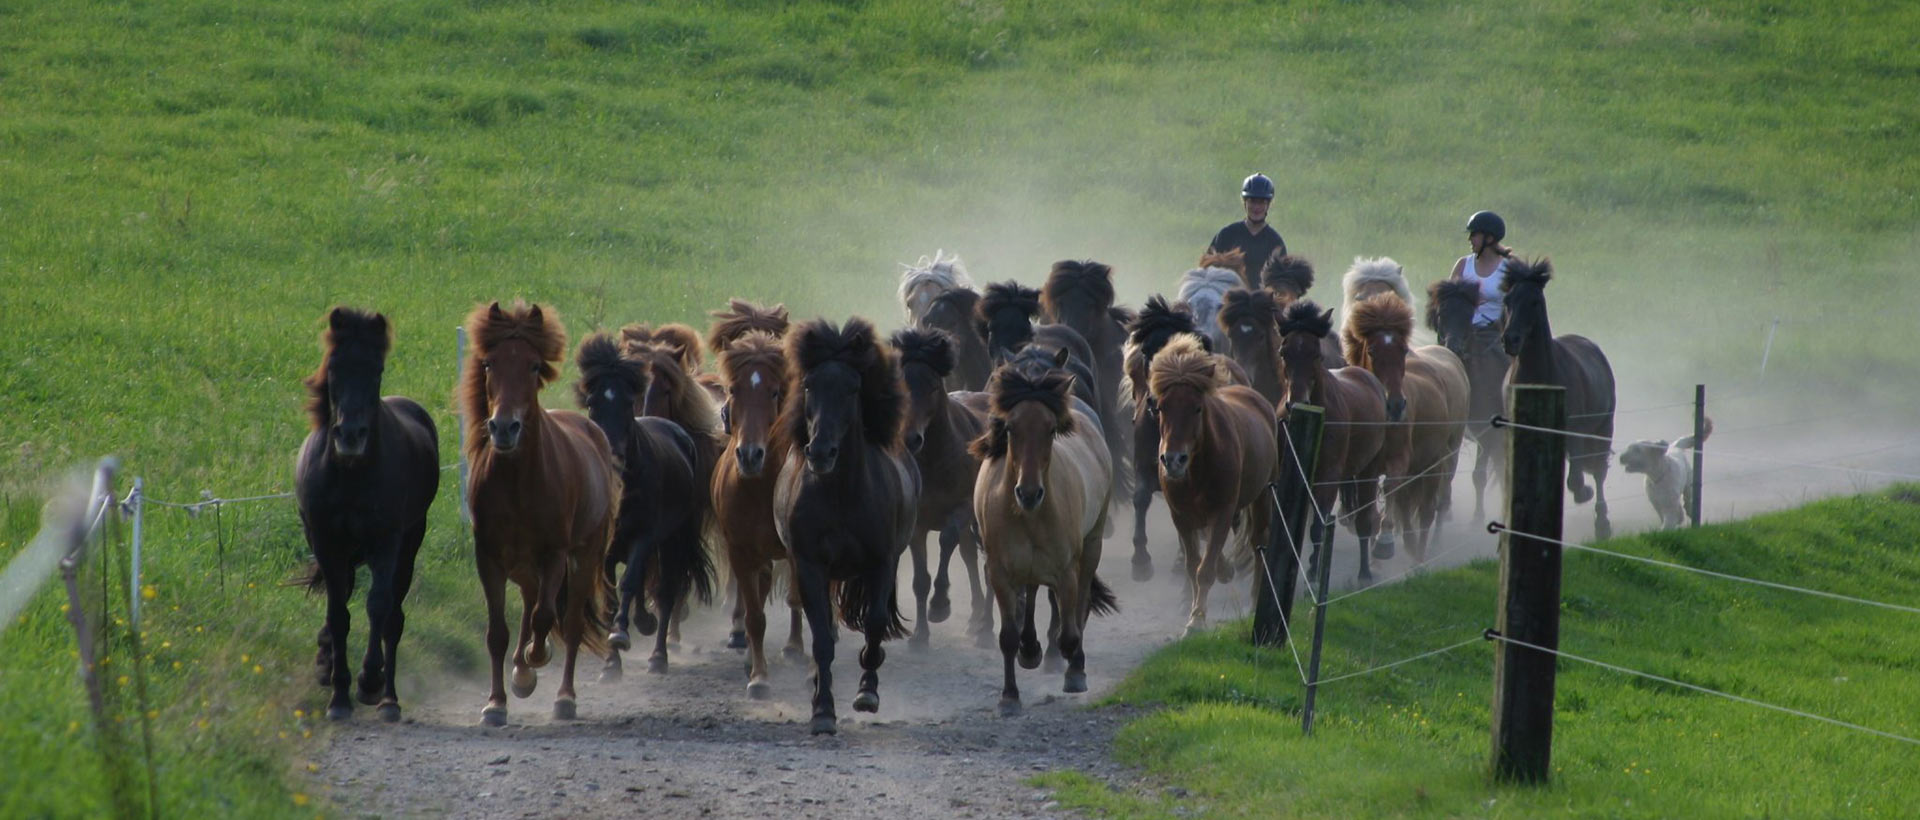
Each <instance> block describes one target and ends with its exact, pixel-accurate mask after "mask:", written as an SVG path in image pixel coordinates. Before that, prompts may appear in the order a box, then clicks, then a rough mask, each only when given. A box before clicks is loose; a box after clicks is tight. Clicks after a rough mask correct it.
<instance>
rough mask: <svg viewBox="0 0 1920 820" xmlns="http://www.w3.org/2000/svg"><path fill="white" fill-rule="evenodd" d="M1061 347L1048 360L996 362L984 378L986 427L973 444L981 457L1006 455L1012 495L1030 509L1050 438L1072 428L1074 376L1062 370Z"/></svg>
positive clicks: (1049, 453) (1037, 499)
mask: <svg viewBox="0 0 1920 820" xmlns="http://www.w3.org/2000/svg"><path fill="white" fill-rule="evenodd" d="M1066 362H1067V352H1066V351H1064V350H1062V351H1059V352H1058V353H1056V354H1055V355H1054V359H1053V365H1052V366H1047V365H1046V364H1045V363H1043V362H1039V361H1034V360H1031V359H1029V360H1026V361H1021V362H1013V363H1008V364H1004V365H1001V366H1000V367H998V368H996V369H995V370H994V371H993V378H992V379H991V380H989V381H988V383H987V394H988V396H989V397H990V408H989V409H990V413H989V415H990V418H989V420H988V426H987V432H986V433H985V434H984V435H982V436H981V437H980V439H979V440H978V441H976V442H974V444H973V454H974V456H975V457H977V458H979V459H981V460H983V461H984V460H987V459H1001V458H1004V459H1006V460H1007V466H1008V475H1010V476H1012V478H1013V482H1014V483H1013V498H1014V501H1015V503H1017V504H1018V505H1019V507H1020V509H1022V510H1025V511H1027V512H1033V511H1034V510H1037V509H1039V508H1040V505H1041V503H1042V502H1044V501H1046V497H1047V470H1048V469H1049V468H1050V467H1051V466H1052V464H1053V440H1054V437H1056V436H1062V435H1066V434H1069V433H1072V432H1073V431H1074V419H1073V412H1072V410H1071V409H1070V408H1071V407H1072V402H1073V387H1074V381H1075V380H1074V377H1073V376H1072V375H1070V374H1068V373H1067V371H1065V370H1064V369H1062V368H1063V367H1064V366H1065V365H1066Z"/></svg>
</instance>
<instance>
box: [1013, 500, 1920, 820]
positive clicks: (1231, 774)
mask: <svg viewBox="0 0 1920 820" xmlns="http://www.w3.org/2000/svg"><path fill="white" fill-rule="evenodd" d="M1917 501H1920V493H1916V491H1915V490H1914V489H1912V488H1906V489H1904V490H1902V489H1896V490H1895V491H1892V492H1887V493H1878V494H1873V495H1865V496H1858V497H1851V498H1842V499H1834V500H1830V501H1823V502H1818V503H1815V504H1813V505H1810V506H1808V507H1805V508H1802V509H1798V510H1793V511H1789V512H1782V513H1775V514H1771V515H1766V516H1761V517H1759V518H1755V519H1752V520H1750V521H1745V522H1741V523H1737V524H1726V525H1720V526H1713V527H1707V528H1703V529H1700V530H1693V531H1680V532H1675V533H1666V534H1649V535H1644V536H1636V537H1632V538H1625V539H1619V540H1616V541H1614V542H1610V546H1611V547H1613V548H1615V549H1618V550H1622V551H1626V552H1630V553H1633V554H1636V555H1644V556H1648V557H1653V558H1658V559H1661V560H1667V561H1673V562H1677V563H1682V564H1687V565H1690V566H1696V567H1701V568H1705V569H1711V570H1714V571H1718V572H1724V573H1730V574H1735V575H1741V576H1747V577H1756V578H1761V579H1768V580H1779V581H1784V582H1787V583H1792V584H1797V585H1806V586H1809V587H1813V588H1817V589H1822V590H1828V591H1833V592H1839V593H1842V594H1847V595H1853V596H1857V597H1864V598H1868V599H1871V600H1881V601H1889V602H1894V603H1903V604H1909V605H1910V604H1912V603H1913V596H1912V590H1913V584H1914V581H1915V580H1916V579H1920V550H1916V548H1915V544H1916V543H1920V503H1916V502H1917ZM1497 581H1498V567H1497V566H1496V565H1495V564H1494V563H1492V562H1479V563H1476V564H1473V565H1471V566H1467V567H1462V568H1459V569H1454V570H1447V571H1443V572H1436V573H1432V574H1429V575H1425V576H1421V577H1418V578H1415V579H1413V580H1410V581H1408V582H1407V583H1406V584H1404V585H1403V586H1400V587H1398V588H1395V589H1388V590H1381V591H1379V592H1375V593H1372V594H1369V595H1366V596H1363V597H1359V598H1354V599H1352V600H1351V601H1350V602H1342V603H1338V604H1334V605H1333V606H1331V607H1330V608H1329V610H1328V619H1327V639H1326V665H1325V667H1324V674H1325V675H1326V676H1328V677H1331V676H1336V675H1340V674H1343V673H1345V672H1349V671H1359V670H1362V669H1366V668H1369V667H1371V666H1374V665H1377V664H1380V663H1385V662H1388V661H1391V660H1395V659H1398V658H1401V657H1407V656H1411V655H1413V654H1416V653H1418V652H1420V651H1422V650H1425V649H1430V648H1438V647H1441V646H1445V645H1447V644H1449V643H1453V642H1454V641H1457V640H1461V639H1462V638H1465V637H1471V636H1472V635H1473V634H1474V633H1475V632H1477V631H1478V630H1480V629H1482V628H1485V627H1488V626H1492V624H1493V608H1494V599H1495V589H1496V584H1497ZM1563 589H1564V604H1563V606H1562V610H1561V633H1560V647H1561V649H1562V650H1564V651H1567V652H1571V653H1574V654H1578V655H1581V656H1583V657H1588V658H1594V659H1597V660H1603V661H1606V662H1609V663H1613V664H1616V665H1620V666H1624V667H1628V668H1631V669H1638V670H1642V671H1646V672H1650V673H1653V674H1657V675H1661V676H1665V677H1669V678H1673V679H1676V680H1682V681H1686V682H1689V683H1694V684H1698V685H1702V686H1706V687H1709V688H1712V689H1716V690H1719V691H1723V692H1729V693H1732V694H1736V695H1740V696H1743V697H1747V698H1753V699H1756V700H1760V701H1764V702H1768V703H1773V704H1778V705H1783V706H1788V707H1791V708H1795V709H1800V710H1803V711H1808V712H1812V713H1815V714H1820V715H1825V716H1829V717H1833V718H1837V719H1840V720H1845V721H1848V722H1852V723H1856V724H1860V725H1864V726H1869V727H1873V728H1876V729H1880V730H1883V731H1888V732H1893V733H1895V734H1900V735H1904V736H1907V737H1914V736H1916V735H1920V721H1916V720H1915V719H1914V716H1913V712H1912V710H1911V708H1909V703H1908V700H1909V699H1908V697H1907V695H1906V693H1907V692H1908V690H1909V689H1910V688H1911V686H1910V680H1911V677H1912V674H1913V670H1914V668H1915V666H1916V663H1917V662H1916V660H1915V659H1916V658H1920V637H1915V633H1914V630H1913V629H1911V621H1912V619H1913V617H1914V616H1912V615H1910V614H1907V613H1903V612H1895V611H1890V610H1885V609H1878V608H1873V607H1868V606H1862V605H1858V604H1850V603H1844V602H1837V601H1832V600H1828V599H1822V598H1815V597H1810V596H1805V595H1800V594H1795V593H1789V592H1783V591H1775V590H1769V589H1764V588H1760V587H1754V586H1750V585H1744V584H1736V583H1732V582H1728V581H1724V580H1720V579H1715V578H1708V577H1703V576H1699V575H1692V574H1686V573H1681V572H1677V571H1674V570H1668V569H1663V568H1658V567H1651V566H1647V565H1643V564H1636V563H1632V562H1627V561H1623V560H1620V559H1615V558H1610V557H1605V556H1598V555H1592V554H1586V553H1575V552H1570V553H1568V555H1567V557H1566V565H1565V576H1564V585H1563ZM1248 628H1249V625H1248V623H1247V622H1244V621H1243V622H1240V623H1236V624H1233V625H1229V626H1226V627H1224V628H1221V629H1218V630H1214V631H1213V632H1210V633H1207V634H1206V635H1204V636H1202V637H1198V638H1195V639H1189V640H1186V641H1182V642H1180V643H1178V644H1175V645H1173V646H1171V647H1168V648H1167V649H1165V650H1162V651H1161V652H1160V653H1158V654H1157V655H1155V656H1153V657H1152V658H1150V659H1149V660H1148V661H1147V662H1146V663H1144V664H1143V665H1141V667H1140V668H1138V669H1137V670H1135V671H1134V672H1133V674H1131V675H1130V676H1129V677H1128V678H1127V680H1126V681H1125V682H1124V683H1122V684H1121V686H1120V688H1119V689H1118V691H1116V692H1115V693H1114V694H1113V695H1112V696H1111V698H1110V699H1111V700H1112V701H1115V702H1123V703H1131V704H1164V705H1165V706H1166V707H1167V708H1165V709H1163V710H1160V711H1156V712H1154V713H1152V714H1150V715H1148V716H1146V717H1142V718H1140V719H1138V720H1136V721H1134V722H1133V723H1131V724H1129V725H1128V726H1126V727H1125V728H1123V729H1122V730H1121V732H1120V735H1119V738H1118V741H1117V747H1118V749H1117V755H1118V757H1119V759H1121V760H1122V761H1125V762H1128V763H1131V764H1134V765H1138V766H1141V767H1144V768H1145V769H1146V770H1147V771H1148V772H1150V773H1152V774H1153V775H1154V776H1155V779H1157V780H1161V781H1164V782H1166V783H1169V784H1177V785H1178V786H1179V787H1181V788H1184V789H1186V790H1187V791H1188V792H1189V793H1188V794H1187V795H1186V796H1185V797H1183V798H1179V799H1175V798H1172V797H1170V796H1168V795H1167V794H1166V793H1164V792H1162V793H1156V794H1151V795H1143V794H1137V793H1131V792H1114V791H1111V790H1108V789H1107V788H1105V787H1104V786H1102V785H1101V784H1099V783H1098V782H1096V781H1092V780H1090V779H1088V778H1086V777H1084V776H1080V775H1075V774H1070V773H1069V774H1062V775H1053V776H1049V777H1048V778H1045V779H1044V780H1042V781H1041V785H1045V786H1049V787H1052V788H1055V789H1056V790H1058V792H1059V796H1060V798H1061V799H1062V800H1063V801H1064V802H1066V803H1067V804H1069V805H1074V806H1079V807H1083V808H1086V809H1089V810H1092V811H1094V812H1095V813H1097V814H1101V815H1105V816H1115V817H1165V816H1172V815H1171V812H1173V811H1174V810H1175V809H1176V808H1180V807H1185V808H1186V809H1188V810H1195V809H1198V808H1199V807H1201V806H1204V807H1206V810H1207V812H1208V815H1209V816H1222V817H1273V816H1287V817H1457V816H1489V817H1538V816H1543V815H1547V814H1552V815H1555V816H1562V815H1564V816H1578V817H1681V816H1685V817H1760V816H1767V817H1828V816H1843V815H1844V816H1856V817H1874V816H1883V817H1884V816H1894V815H1901V814H1904V813H1906V812H1907V811H1909V807H1911V806H1912V805H1913V804H1914V802H1915V800H1916V799H1920V794H1916V788H1917V787H1916V784H1915V783H1914V782H1913V780H1912V778H1908V777H1904V776H1903V775H1902V774H1901V773H1902V772H1905V771H1908V770H1910V769H1911V768H1912V767H1913V766H1914V765H1915V764H1916V763H1917V762H1920V750H1916V749H1915V748H1914V747H1913V746H1910V745H1907V744H1903V743H1899V742H1896V741H1892V740H1886V739H1883V738H1878V737H1873V736H1869V735H1865V734H1861V733H1857V732H1852V731H1848V730H1845V729H1841V728H1837V727H1833V726H1829V725H1826V724H1822V723H1817V722H1813V721H1810V720H1806V719H1802V718H1797V717H1793V716H1789V715H1785V714H1781V713H1778V712H1773V711H1767V710H1763V709H1759V708H1757V707H1753V706H1749V705H1745V704H1740V703H1735V702H1732V701H1728V700H1725V699H1722V698H1716V697H1712V696H1710V695H1705V694H1701V693H1697V692H1693V691H1689V690H1685V689H1681V688H1679V687H1674V686H1670V685H1667V684H1663V683H1659V682H1655V681H1649V680H1646V679H1641V678H1635V677H1630V676H1626V675H1623V674H1620V673H1616V672H1613V671H1609V670H1604V669H1600V668H1597V667H1593V666H1590V665H1586V664H1581V663H1577V662H1572V661H1562V662H1561V664H1560V671H1559V676H1558V681H1557V697H1556V701H1555V716H1554V748H1553V772H1552V775H1551V784H1550V785H1548V786H1545V787H1542V788H1526V787H1513V786H1504V785H1496V784H1495V783H1494V782H1493V781H1492V779H1491V778H1490V776H1489V774H1488V771H1489V763H1488V761H1489V757H1490V749H1491V741H1490V737H1489V729H1488V725H1489V709H1490V703H1491V699H1492V666H1493V662H1492V657H1493V653H1492V651H1491V645H1490V644H1473V645H1470V646H1468V647H1467V648H1464V649H1461V650H1456V651H1455V652H1452V653H1448V654H1445V655H1440V656H1436V657H1433V658H1429V659H1426V660H1421V661H1415V662H1413V663H1410V664H1407V665H1405V666H1399V667H1394V668H1392V669H1389V670H1386V671H1382V672H1377V673H1374V674H1372V675H1367V676H1363V677H1358V678H1353V679H1349V680H1346V681H1339V682H1335V683H1331V684H1329V685H1327V686H1325V687H1323V688H1322V689H1321V690H1320V693H1319V697H1318V699H1317V701H1316V712H1317V716H1318V718H1317V721H1316V724H1315V730H1314V735H1313V736H1312V737H1310V738H1309V737H1304V736H1303V735H1302V733H1301V731H1300V707H1301V699H1302V697H1303V687H1302V686H1301V684H1300V679H1299V676H1298V673H1297V671H1296V670H1295V668H1294V666H1293V661H1292V659H1291V658H1289V657H1288V655H1287V653H1286V652H1285V651H1284V650H1256V649H1253V648H1251V646H1250V645H1249V643H1248V641H1247V635H1248ZM1303 651H1304V641H1303Z"/></svg>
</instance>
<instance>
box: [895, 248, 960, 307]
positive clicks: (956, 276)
mask: <svg viewBox="0 0 1920 820" xmlns="http://www.w3.org/2000/svg"><path fill="white" fill-rule="evenodd" d="M901 267H902V268H905V270H903V271H901V273H900V306H901V307H903V308H905V309H906V312H907V324H918V323H920V322H921V321H922V320H924V319H925V318H926V315H927V311H928V310H929V309H931V308H932V306H933V302H934V300H936V299H938V298H939V297H940V296H941V295H943V294H945V293H947V292H949V291H954V290H972V289H973V279H972V278H970V277H968V276H967V269H966V268H965V267H963V266H961V264H960V257H959V256H958V255H954V256H945V255H943V254H942V253H941V252H940V251H934V252H933V256H932V258H928V257H925V256H922V257H920V261H919V262H916V263H914V264H912V265H902V266H901Z"/></svg>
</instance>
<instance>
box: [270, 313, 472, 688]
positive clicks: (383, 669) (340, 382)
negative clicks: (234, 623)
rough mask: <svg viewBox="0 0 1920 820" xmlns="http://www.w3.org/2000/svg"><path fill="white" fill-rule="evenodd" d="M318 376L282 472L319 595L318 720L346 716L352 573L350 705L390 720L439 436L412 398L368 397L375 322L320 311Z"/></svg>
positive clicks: (380, 327) (378, 354) (376, 369)
mask: <svg viewBox="0 0 1920 820" xmlns="http://www.w3.org/2000/svg"><path fill="white" fill-rule="evenodd" d="M322 339H323V345H324V346H325V351H326V352H325V353H324V354H323V356H322V358H321V361H320V369H319V370H316V371H314V373H313V375H312V376H309V377H307V380H306V386H307V391H308V393H309V394H310V397H311V398H310V399H309V401H308V403H307V415H308V417H309V419H310V420H311V421H312V425H313V431H312V432H310V433H308V434H307V441H306V443H305V444H304V445H302V446H301V448H300V461H299V464H298V466H296V467H295V468H294V479H293V484H294V497H295V498H296V499H298V501H299V504H300V525H301V527H302V529H304V530H305V531H306V535H307V548H308V549H310V550H312V551H313V564H312V566H311V567H310V568H309V571H308V575H307V579H306V583H307V587H308V588H309V589H319V588H322V587H324V588H325V589H326V591H327V619H326V623H325V625H323V626H321V627H320V637H319V644H320V650H319V653H318V654H317V655H316V656H315V658H314V666H315V667H316V672H317V675H318V678H319V682H320V685H321V686H332V687H333V699H332V700H331V701H329V702H328V704H327V717H328V718H331V719H333V720H344V719H346V718H348V717H351V716H352V715H353V703H352V702H351V701H349V700H348V698H347V623H348V619H349V616H348V614H347V599H348V598H349V597H351V596H352V595H353V580H354V570H355V568H356V567H359V566H361V565H363V564H364V565H366V567H367V568H368V569H369V570H370V571H371V574H372V576H373V588H372V589H371V590H369V591H368V592H367V621H368V634H367V655H366V659H365V660H363V661H362V662H361V665H360V694H359V697H360V702H361V703H364V704H366V705H368V706H372V705H375V704H379V706H380V717H381V719H383V720H386V721H388V722H392V721H397V720H399V719H400V699H399V696H398V695H397V694H395V693H394V689H393V682H394V678H395V677H396V674H395V672H394V670H395V668H396V660H395V659H396V657H397V653H398V651H399V648H400V635H401V633H402V632H404V631H405V629H406V623H407V618H406V614H405V613H404V612H403V611H402V609H401V602H402V601H403V600H404V599H405V598H406V597H407V589H408V588H409V587H411V586H412V585H413V561H414V556H416V555H418V554H419V552H420V542H421V540H422V539H424V538H425V537H426V534H427V509H428V508H429V507H431V506H433V497H434V496H435V495H436V494H437V493H438V492H439V491H440V438H439V433H438V431H437V430H435V429H434V426H433V418H432V417H431V416H429V415H427V411H426V410H424V409H422V408H421V407H420V405H419V404H418V403H416V402H414V401H413V400H412V399H408V398H403V397H400V396H388V397H386V398H381V397H380V375H381V372H382V371H383V370H385V368H386V360H387V351H388V349H390V348H391V347H392V344H393V337H392V331H391V329H390V328H389V327H388V325H387V317H385V316H383V315H381V314H378V313H371V314H369V313H364V312H361V311H358V310H352V309H349V308H343V307H337V308H334V309H333V312H332V313H330V314H328V315H327V333H326V335H325V336H324V337H322Z"/></svg>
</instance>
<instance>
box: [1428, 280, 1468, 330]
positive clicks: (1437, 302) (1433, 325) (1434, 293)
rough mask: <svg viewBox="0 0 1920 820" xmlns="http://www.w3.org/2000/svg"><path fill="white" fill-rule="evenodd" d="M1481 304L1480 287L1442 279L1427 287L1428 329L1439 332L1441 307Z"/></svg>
mask: <svg viewBox="0 0 1920 820" xmlns="http://www.w3.org/2000/svg"><path fill="white" fill-rule="evenodd" d="M1455 300H1458V301H1463V302H1466V303H1467V304H1470V305H1476V306H1477V305H1479V304H1480V286H1479V285H1478V284H1475V283H1473V282H1464V281H1461V280H1459V279H1442V280H1440V281H1438V282H1435V283H1433V284H1431V285H1428V286H1427V329H1428V330H1431V331H1434V332H1436V333H1437V332H1439V330H1440V306H1441V305H1443V304H1446V303H1447V302H1452V301H1455Z"/></svg>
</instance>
